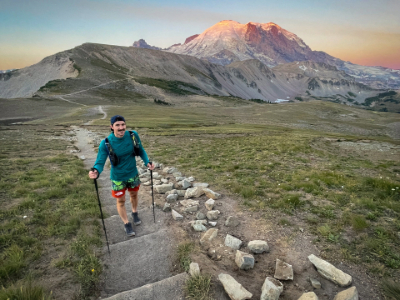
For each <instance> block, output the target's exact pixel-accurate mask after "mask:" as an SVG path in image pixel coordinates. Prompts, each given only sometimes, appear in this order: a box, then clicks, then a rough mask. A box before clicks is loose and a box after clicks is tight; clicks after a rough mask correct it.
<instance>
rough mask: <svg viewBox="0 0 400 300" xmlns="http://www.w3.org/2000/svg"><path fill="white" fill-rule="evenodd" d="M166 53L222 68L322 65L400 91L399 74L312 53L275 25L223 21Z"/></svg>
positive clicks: (368, 82)
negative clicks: (256, 63)
mask: <svg viewBox="0 0 400 300" xmlns="http://www.w3.org/2000/svg"><path fill="white" fill-rule="evenodd" d="M166 51H169V52H173V53H177V54H186V55H191V56H195V57H198V58H201V59H207V60H208V61H210V62H212V63H216V64H221V65H228V64H230V63H232V62H235V61H243V60H247V59H258V60H260V61H261V62H263V63H264V64H266V65H267V66H268V67H274V66H276V65H278V64H284V63H289V62H294V61H305V60H311V61H314V62H322V63H326V64H329V65H332V66H335V67H336V68H337V69H339V70H342V71H345V72H346V73H347V74H349V75H351V76H353V77H354V78H355V79H356V80H357V81H358V82H361V83H364V84H368V85H370V86H371V87H374V88H384V89H388V88H391V89H398V88H400V70H392V69H389V68H384V67H367V66H360V65H356V64H352V63H350V62H345V61H342V60H340V59H338V58H335V57H333V56H331V55H329V54H327V53H325V52H321V51H313V50H311V49H310V47H308V46H307V45H306V44H305V43H304V41H303V40H302V39H300V38H299V37H298V36H297V35H295V34H294V33H291V32H289V31H287V30H285V29H283V28H282V27H280V26H278V25H277V24H275V23H254V22H249V23H247V24H240V23H238V22H236V21H231V20H225V21H221V22H219V23H217V24H215V25H213V26H211V27H210V28H208V29H206V30H205V31H204V32H203V33H201V34H200V35H197V36H196V35H195V36H192V37H190V38H188V39H186V41H185V43H184V44H176V45H173V46H171V47H169V48H167V49H166Z"/></svg>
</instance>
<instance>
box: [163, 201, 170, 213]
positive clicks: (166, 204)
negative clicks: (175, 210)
mask: <svg viewBox="0 0 400 300" xmlns="http://www.w3.org/2000/svg"><path fill="white" fill-rule="evenodd" d="M162 210H163V211H165V212H167V211H171V204H169V203H165V204H164V207H163V209H162Z"/></svg>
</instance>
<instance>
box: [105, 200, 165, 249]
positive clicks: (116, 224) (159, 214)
mask: <svg viewBox="0 0 400 300" xmlns="http://www.w3.org/2000/svg"><path fill="white" fill-rule="evenodd" d="M113 207H114V208H115V211H117V208H116V206H115V205H114V206H113ZM126 208H127V213H128V219H129V221H130V222H131V223H132V226H133V231H135V233H136V237H131V238H129V237H127V236H126V233H125V229H124V223H123V222H122V220H121V218H120V217H119V215H114V216H111V217H109V218H107V219H105V220H104V224H105V225H106V229H107V236H108V240H109V242H110V245H111V244H116V243H119V242H123V241H126V240H129V239H137V238H138V237H141V236H144V235H147V234H150V233H153V232H156V231H159V230H162V229H163V228H165V226H166V220H167V219H168V218H169V217H170V214H168V213H164V212H163V211H162V210H160V209H157V208H156V209H155V210H154V212H155V215H156V223H154V218H153V210H152V209H150V208H145V209H141V210H139V212H138V214H139V218H140V219H141V221H142V224H140V225H137V226H136V225H133V221H132V216H131V210H130V203H129V204H126Z"/></svg>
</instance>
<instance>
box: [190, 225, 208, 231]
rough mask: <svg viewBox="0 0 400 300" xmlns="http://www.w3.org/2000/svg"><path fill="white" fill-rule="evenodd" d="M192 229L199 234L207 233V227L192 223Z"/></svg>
mask: <svg viewBox="0 0 400 300" xmlns="http://www.w3.org/2000/svg"><path fill="white" fill-rule="evenodd" d="M192 227H193V229H194V231H199V232H202V231H207V227H206V226H204V225H203V224H198V223H193V224H192Z"/></svg>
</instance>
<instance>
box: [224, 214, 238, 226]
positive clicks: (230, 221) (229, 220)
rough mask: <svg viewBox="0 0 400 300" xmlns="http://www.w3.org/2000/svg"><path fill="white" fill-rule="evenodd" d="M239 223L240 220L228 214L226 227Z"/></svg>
mask: <svg viewBox="0 0 400 300" xmlns="http://www.w3.org/2000/svg"><path fill="white" fill-rule="evenodd" d="M239 224H240V221H239V220H238V218H236V217H233V216H229V217H228V218H227V219H226V221H225V226H228V227H236V226H238V225H239Z"/></svg>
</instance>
